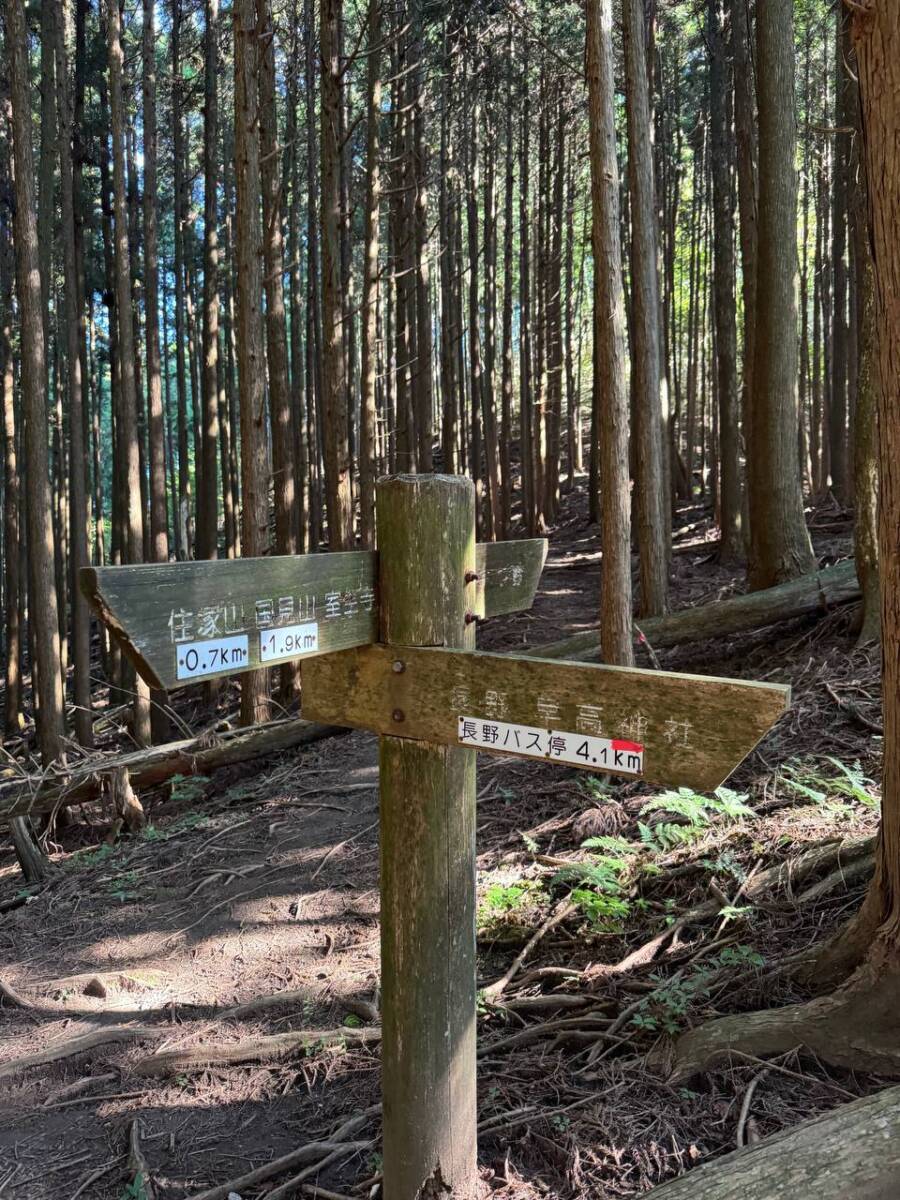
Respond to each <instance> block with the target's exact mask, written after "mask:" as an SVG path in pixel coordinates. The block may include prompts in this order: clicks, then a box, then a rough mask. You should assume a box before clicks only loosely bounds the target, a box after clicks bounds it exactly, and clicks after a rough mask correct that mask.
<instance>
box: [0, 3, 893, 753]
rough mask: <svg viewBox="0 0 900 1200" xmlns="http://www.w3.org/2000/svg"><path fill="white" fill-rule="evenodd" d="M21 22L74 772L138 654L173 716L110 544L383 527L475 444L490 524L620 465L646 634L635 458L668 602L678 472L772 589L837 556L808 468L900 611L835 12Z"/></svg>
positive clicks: (625, 562)
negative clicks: (882, 542) (128, 654)
mask: <svg viewBox="0 0 900 1200" xmlns="http://www.w3.org/2000/svg"><path fill="white" fill-rule="evenodd" d="M5 15H6V22H5V53H4V58H3V63H4V81H3V82H4V88H3V92H4V96H5V99H4V101H3V106H2V113H0V117H2V120H0V195H2V199H3V203H2V209H0V307H2V323H0V324H2V328H0V368H2V377H3V410H4V421H3V437H4V452H5V458H4V471H3V480H2V484H3V512H4V521H3V573H2V586H3V597H2V599H3V611H4V613H5V615H6V620H5V623H4V629H3V650H4V662H5V693H4V694H5V701H4V705H5V713H4V719H5V726H6V730H7V732H8V733H15V732H19V731H21V730H22V729H23V728H25V727H28V728H30V723H29V722H30V719H31V718H35V719H36V725H37V729H36V732H37V740H38V744H39V748H40V752H41V756H42V759H43V761H44V764H45V765H47V764H49V763H50V762H52V761H54V760H56V759H58V758H59V757H60V755H61V754H62V753H63V752H64V750H65V747H66V745H67V744H68V739H69V738H74V739H75V741H77V742H78V743H80V744H81V745H82V746H83V747H89V746H90V744H91V738H92V732H91V712H90V710H91V704H92V694H93V693H94V691H96V690H97V689H98V688H101V687H105V686H107V685H108V686H109V688H110V689H111V690H110V699H111V700H112V701H113V702H122V701H123V700H127V701H129V702H131V701H132V697H133V708H134V715H133V723H132V734H133V736H134V738H135V740H136V741H137V742H138V743H147V742H149V741H150V740H151V738H153V739H155V740H160V739H164V738H165V737H166V736H167V730H168V715H169V714H168V709H167V702H166V698H165V697H164V696H154V697H153V698H152V699H151V698H150V697H149V696H148V695H147V693H146V691H145V690H144V685H143V684H142V683H141V682H140V681H139V680H137V679H136V678H135V676H134V673H133V671H132V670H131V668H130V667H129V666H128V664H127V663H126V662H124V661H123V660H122V658H121V656H120V655H119V653H118V651H117V649H116V647H115V645H114V644H110V643H109V642H108V640H107V636H106V634H105V633H104V632H103V631H101V630H99V629H97V628H92V622H91V620H90V618H89V615H88V612H87V608H86V605H85V602H84V600H83V598H82V597H81V595H80V593H79V591H78V588H77V586H76V584H75V578H76V572H77V571H78V569H79V568H80V567H81V566H83V565H85V564H86V563H89V562H93V563H98V564H102V563H123V562H124V563H128V562H131V563H133V562H141V561H166V560H168V559H172V558H175V559H185V558H191V557H198V558H211V557H215V556H222V557H224V556H227V557H232V556H235V555H238V554H244V555H254V554H264V553H270V552H274V553H280V554H294V553H303V552H309V551H315V550H318V549H320V548H324V547H326V546H327V547H329V548H331V549H342V548H343V549H346V548H350V547H352V546H356V545H363V546H371V545H373V544H374V538H375V529H374V505H373V496H374V480H375V479H376V478H377V476H379V475H380V474H382V473H385V472H390V471H431V470H441V471H446V472H465V473H468V474H469V475H471V476H472V477H473V478H474V479H475V480H476V483H477V487H478V495H479V510H478V522H479V536H481V537H482V538H485V539H489V538H495V537H506V536H510V535H511V534H513V533H516V532H527V533H532V534H533V533H539V532H543V531H546V530H548V529H552V527H553V523H554V520H555V519H556V517H557V514H558V512H559V505H560V495H561V493H562V492H564V491H565V490H567V489H571V488H572V487H573V485H574V483H575V481H576V480H578V478H579V476H580V475H581V474H583V473H586V474H587V480H588V487H589V493H590V504H591V514H592V516H593V517H594V518H595V519H600V518H601V517H602V518H603V522H602V527H601V543H602V548H603V553H604V563H605V579H606V583H605V586H604V588H603V594H602V600H601V608H602V613H601V625H602V633H603V640H604V652H605V656H606V658H607V660H608V661H620V662H628V661H630V659H631V654H632V651H631V609H632V585H631V563H630V555H631V546H632V517H631V512H630V509H631V499H632V488H633V499H634V520H633V525H634V546H635V548H636V552H637V555H638V559H639V570H638V575H637V586H636V589H635V598H636V600H637V607H638V611H639V612H640V613H642V614H643V615H644V616H648V615H653V614H660V613H662V612H664V611H665V610H666V604H667V590H668V563H669V555H670V551H671V528H672V508H673V504H675V503H676V502H677V501H683V500H687V499H691V498H694V497H700V498H701V499H702V500H704V501H708V503H709V504H710V505H712V506H713V507H714V509H715V511H716V513H717V519H718V523H719V527H720V534H721V536H720V542H719V553H720V555H721V556H722V558H723V559H724V560H730V559H737V560H740V559H744V558H746V560H747V569H748V580H749V584H750V586H752V587H765V586H770V585H772V584H775V583H778V582H781V581H783V580H785V579H788V578H791V577H793V576H795V575H798V574H802V573H803V572H806V571H808V570H810V569H811V568H812V567H813V565H814V560H813V555H812V549H811V545H810V541H809V537H808V534H807V532H806V528H805V524H804V515H803V503H804V497H806V498H809V497H811V496H815V495H818V494H822V493H824V492H825V491H826V490H828V489H830V490H831V492H832V493H833V496H834V498H835V500H836V502H837V503H838V504H839V505H844V506H851V505H852V506H855V510H856V525H857V549H858V553H857V571H858V573H859V576H860V580H861V583H862V585H863V590H864V593H865V594H866V595H867V596H868V597H869V603H867V605H866V606H865V618H864V620H865V629H864V637H870V636H872V634H873V631H875V630H876V629H877V620H878V605H877V601H873V600H872V597H873V596H874V595H875V593H874V591H873V588H875V587H877V580H876V578H875V574H874V561H875V548H874V516H875V494H876V470H875V465H874V412H873V386H872V367H871V357H872V336H871V318H872V284H871V269H870V261H869V250H868V239H867V234H866V227H865V186H864V178H863V173H862V171H861V168H860V158H859V138H858V137H857V136H856V130H857V127H858V107H859V105H858V97H857V94H856V84H855V75H854V71H853V50H852V47H851V45H850V41H849V34H848V29H847V22H846V21H845V20H844V18H843V16H842V14H841V11H840V9H838V8H836V7H835V6H833V5H830V4H826V3H822V2H821V0H809V2H805V3H798V4H796V5H792V4H789V3H778V4H774V5H772V6H768V5H767V6H765V8H762V7H760V8H759V11H758V12H756V11H754V8H753V6H752V5H751V4H750V3H748V0H727V2H726V0H708V2H706V3H703V4H687V3H681V2H660V3H657V2H656V0H651V2H650V3H647V2H646V0H623V4H622V6H621V10H619V9H618V7H617V8H616V11H615V14H613V11H612V6H611V5H610V4H609V3H606V2H604V3H600V4H590V5H588V9H587V14H585V12H584V10H583V9H582V8H581V6H580V5H578V4H575V3H549V2H547V0H529V2H526V3H519V2H513V0H510V2H509V3H506V2H504V3H481V2H473V3H454V4H451V5H448V6H437V5H428V4H424V3H420V2H418V0H411V2H409V3H392V2H391V0H372V2H371V3H370V4H368V5H357V4H356V3H352V2H350V0H347V2H346V3H341V0H321V2H320V3H318V4H313V3H312V0H290V2H288V3H281V2H276V3H274V4H273V3H272V0H258V2H257V3H252V2H250V0H235V3H234V4H233V5H232V6H231V7H230V8H228V9H225V8H222V9H221V10H220V8H219V5H218V0H205V3H203V4H198V3H191V2H190V0H166V3H162V4H154V3H152V2H151V0H145V3H144V4H143V6H138V5H125V6H118V5H117V4H116V3H115V2H113V3H106V2H104V3H101V4H100V5H99V6H97V5H93V4H91V3H89V2H87V0H76V2H75V3H74V4H73V3H69V2H68V0H63V2H61V3H43V4H38V5H33V6H27V7H26V6H25V5H24V4H23V3H22V0H9V2H8V4H7V5H6V14H5ZM613 15H614V16H615V20H613ZM585 67H586V68H587V69H585ZM613 136H614V140H613ZM281 674H282V676H283V677H282V678H281V679H280V680H273V681H270V680H268V679H267V677H266V673H262V672H254V673H252V674H250V675H248V676H247V677H246V678H245V680H244V681H243V685H242V714H243V718H244V720H245V721H247V722H250V721H258V720H264V719H265V718H266V717H267V716H268V714H269V712H270V711H271V709H270V699H269V697H270V690H271V687H273V686H277V688H278V691H279V703H281V704H284V703H290V701H291V699H292V697H293V696H294V695H295V692H296V689H297V676H296V673H295V672H294V671H292V670H285V671H283V672H282V673H281ZM29 685H33V686H29ZM207 687H208V689H209V698H210V700H211V701H212V700H214V698H215V689H214V686H213V685H207Z"/></svg>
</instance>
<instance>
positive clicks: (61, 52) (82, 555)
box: [54, 0, 94, 747]
mask: <svg viewBox="0 0 900 1200" xmlns="http://www.w3.org/2000/svg"><path fill="white" fill-rule="evenodd" d="M68 26H69V4H68V2H67V0H63V3H62V4H61V5H60V8H59V11H58V13H57V19H56V21H55V22H54V36H55V38H56V90H57V111H58V118H59V176H60V201H61V203H60V208H61V215H62V243H63V266H64V269H65V274H66V279H69V280H71V281H72V286H70V287H67V288H66V289H65V327H66V378H67V383H68V401H69V450H70V454H69V480H70V487H71V496H70V508H69V519H70V533H69V552H70V559H71V567H72V572H73V577H72V587H71V594H72V664H73V679H72V684H73V698H74V700H75V736H76V737H77V739H78V741H79V742H80V743H81V745H82V746H86V747H90V746H93V744H94V727H93V722H92V720H91V622H90V613H89V612H88V606H87V600H86V599H85V597H84V595H83V594H82V592H81V589H80V587H79V586H78V573H79V571H81V569H82V568H83V567H86V566H87V565H88V561H89V558H88V524H89V521H90V506H89V504H88V499H87V479H86V474H87V466H86V450H85V437H84V431H85V423H84V380H83V378H82V374H81V369H82V360H83V347H82V346H81V345H80V337H81V333H82V329H83V326H82V322H81V314H80V313H79V311H78V299H79V296H78V292H79V289H78V288H77V287H76V286H75V285H74V283H75V279H76V277H77V273H78V268H77V261H76V255H75V185H74V174H73V170H72V136H73V127H74V112H73V105H72V90H71V85H70V81H69V69H68V55H67V52H66V40H67V31H68Z"/></svg>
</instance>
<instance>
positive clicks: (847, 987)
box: [673, 943, 900, 1080]
mask: <svg viewBox="0 0 900 1200" xmlns="http://www.w3.org/2000/svg"><path fill="white" fill-rule="evenodd" d="M798 1046H799V1047H805V1048H806V1049H807V1050H810V1051H812V1052H813V1053H814V1054H816V1055H817V1056H818V1057H819V1058H820V1059H822V1060H823V1061H824V1062H827V1063H830V1064H831V1065H832V1066H837V1067H847V1068H850V1069H856V1070H860V1071H872V1072H875V1073H876V1074H880V1075H889V1076H892V1077H900V971H898V970H897V969H896V967H895V966H894V965H893V964H892V956H891V955H890V953H888V952H887V951H886V949H885V948H884V947H883V946H882V944H881V943H877V944H876V945H875V946H874V947H873V948H872V950H871V952H870V954H869V956H868V958H867V959H866V961H865V963H863V965H862V966H861V967H860V968H859V969H858V970H857V971H856V972H855V973H854V975H853V976H852V977H851V978H850V979H849V980H848V981H847V982H846V983H845V984H843V985H842V986H841V987H840V988H838V989H837V991H835V992H833V993H832V994H830V995H827V996H819V997H817V998H816V999H814V1000H810V1001H808V1002H807V1003H805V1004H793V1005H790V1006H788V1007H787V1008H781V1009H767V1010H764V1011H762V1012H755V1013H740V1014H736V1015H734V1016H728V1017H722V1018H720V1019H719V1020H716V1021H710V1022H707V1023H706V1024H704V1025H700V1026H698V1028H696V1029H692V1030H691V1031H690V1032H689V1033H686V1034H684V1035H682V1037H680V1038H679V1039H678V1041H677V1042H676V1044H675V1058H674V1066H673V1077H674V1079H675V1080H681V1079H686V1078H688V1077H689V1076H691V1075H695V1074H698V1073H699V1072H701V1071H707V1070H710V1069H711V1068H712V1067H714V1066H716V1065H717V1064H720V1063H722V1062H727V1061H728V1058H729V1056H730V1054H731V1052H732V1051H734V1050H737V1051H740V1052H741V1053H744V1054H752V1055H755V1056H756V1057H758V1058H766V1057H767V1056H770V1055H775V1054H783V1053H785V1052H786V1051H788V1050H792V1049H795V1048H796V1047H798Z"/></svg>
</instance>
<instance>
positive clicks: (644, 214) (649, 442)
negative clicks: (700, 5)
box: [623, 0, 669, 617]
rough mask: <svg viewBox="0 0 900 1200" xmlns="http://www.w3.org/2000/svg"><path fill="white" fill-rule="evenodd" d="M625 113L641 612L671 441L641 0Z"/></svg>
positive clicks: (658, 535)
mask: <svg viewBox="0 0 900 1200" xmlns="http://www.w3.org/2000/svg"><path fill="white" fill-rule="evenodd" d="M623 18H624V43H625V111H626V114H627V119H628V182H629V194H630V200H631V305H632V329H633V340H632V352H631V370H632V376H631V384H632V392H633V395H634V413H635V421H636V425H637V429H636V430H635V432H636V434H637V454H636V466H637V518H638V551H639V555H640V565H641V612H642V614H643V615H644V616H645V617H648V616H652V615H654V614H656V613H664V612H665V611H666V602H667V591H668V579H667V575H668V550H667V545H666V520H667V518H668V513H669V506H668V504H667V503H666V487H665V474H664V471H663V449H664V446H665V445H666V444H667V437H666V433H665V421H664V417H663V404H662V381H661V378H660V366H661V361H660V350H659V333H660V330H659V319H660V313H661V311H662V310H661V309H660V305H659V275H658V271H657V261H656V247H657V242H658V231H657V226H656V189H655V185H654V173H653V140H652V122H651V113H650V86H649V78H648V72H647V50H646V46H647V30H646V25H645V21H644V0H624V3H623Z"/></svg>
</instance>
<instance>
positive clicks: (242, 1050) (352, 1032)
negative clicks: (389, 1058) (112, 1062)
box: [0, 1027, 381, 1075]
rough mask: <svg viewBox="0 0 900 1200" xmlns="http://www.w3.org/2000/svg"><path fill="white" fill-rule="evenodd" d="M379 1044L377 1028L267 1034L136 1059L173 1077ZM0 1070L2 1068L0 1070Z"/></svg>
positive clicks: (143, 1070) (143, 1071)
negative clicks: (326, 1048)
mask: <svg viewBox="0 0 900 1200" xmlns="http://www.w3.org/2000/svg"><path fill="white" fill-rule="evenodd" d="M379 1041H381V1029H380V1028H377V1027H376V1028H372V1029H349V1028H348V1029H344V1028H341V1029H318V1030H297V1031H295V1032H292V1033H271V1034H268V1035H266V1036H264V1037H256V1038H242V1039H241V1040H240V1041H239V1042H213V1043H211V1044H209V1045H205V1046H191V1047H189V1048H188V1049H187V1050H164V1051H163V1052H162V1053H160V1054H151V1055H148V1056H147V1057H146V1058H142V1059H140V1061H139V1062H138V1063H137V1064H136V1066H135V1071H136V1072H137V1074H138V1075H177V1074H179V1073H182V1072H185V1071H195V1070H202V1069H203V1068H205V1067H211V1066H217V1065H219V1064H224V1063H244V1062H260V1063H264V1062H278V1061H280V1060H281V1059H283V1058H287V1057H289V1056H290V1055H291V1054H296V1053H298V1051H301V1050H309V1049H311V1048H312V1047H316V1046H334V1045H341V1044H344V1043H346V1044H349V1045H353V1046H370V1045H374V1044H376V1043H377V1042H379ZM0 1070H2V1068H0Z"/></svg>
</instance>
